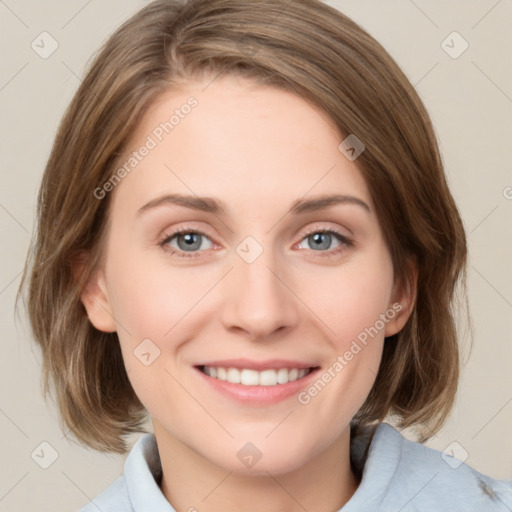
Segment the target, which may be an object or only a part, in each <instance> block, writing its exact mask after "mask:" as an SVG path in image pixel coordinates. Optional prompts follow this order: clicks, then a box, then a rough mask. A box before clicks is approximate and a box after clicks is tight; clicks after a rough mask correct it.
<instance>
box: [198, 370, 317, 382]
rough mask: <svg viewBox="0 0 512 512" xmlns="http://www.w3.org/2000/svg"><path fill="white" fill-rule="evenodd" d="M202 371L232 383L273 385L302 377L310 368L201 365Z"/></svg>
mask: <svg viewBox="0 0 512 512" xmlns="http://www.w3.org/2000/svg"><path fill="white" fill-rule="evenodd" d="M202 370H203V373H205V374H206V375H209V376H210V377H213V378H214V379H219V380H225V381H227V382H231V383H233V384H243V385H244V386H275V385H276V384H287V383H288V382H293V381H295V380H298V379H302V377H304V376H305V375H307V374H308V373H309V372H310V371H311V369H309V368H301V369H300V370H299V369H298V368H291V369H288V368H280V369H279V370H263V371H262V372H258V371H257V370H250V369H248V368H244V369H242V370H239V369H238V368H222V367H220V366H219V367H215V366H203V367H202Z"/></svg>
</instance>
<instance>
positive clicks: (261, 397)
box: [194, 368, 318, 405]
mask: <svg viewBox="0 0 512 512" xmlns="http://www.w3.org/2000/svg"><path fill="white" fill-rule="evenodd" d="M194 369H195V370H196V371H197V372H198V373H199V375H200V376H201V377H203V379H205V380H206V382H207V383H208V384H209V385H210V386H212V388H213V389H215V391H217V392H219V393H221V394H223V395H225V396H228V397H229V398H234V399H235V400H239V401H241V402H244V403H250V404H254V405H272V404H276V403H278V402H281V401H283V400H286V399H287V398H290V397H291V396H293V395H296V394H298V393H299V392H300V391H301V390H302V389H303V388H305V387H306V386H308V385H309V384H310V382H311V380H312V379H314V378H315V376H316V373H317V372H318V368H315V369H314V370H311V372H309V373H308V374H307V375H306V376H304V377H302V379H298V380H294V381H293V382H287V383H286V384H276V385H275V386H245V385H243V384H233V383H232V382H228V381H226V380H219V379H216V378H213V377H210V376H209V375H206V374H205V373H203V372H202V371H201V370H200V369H199V368H194Z"/></svg>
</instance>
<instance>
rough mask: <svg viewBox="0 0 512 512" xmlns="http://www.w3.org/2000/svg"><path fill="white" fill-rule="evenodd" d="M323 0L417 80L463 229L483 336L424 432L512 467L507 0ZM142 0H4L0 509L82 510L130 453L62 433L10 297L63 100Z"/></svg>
mask: <svg viewBox="0 0 512 512" xmlns="http://www.w3.org/2000/svg"><path fill="white" fill-rule="evenodd" d="M329 3H330V4H331V5H333V6H335V7H338V8H339V9H340V10H342V11H343V12H345V13H346V14H348V15H349V16H351V17H352V18H353V19H354V20H355V21H357V22H358V23H360V24H361V25H362V26H363V27H364V28H366V29H367V30H368V31H369V32H370V33H371V34H372V35H373V36H374V37H376V38H377V39H378V40H379V41H380V42H381V43H382V44H383V45H384V47H385V48H386V49H387V50H388V51H389V52H390V53H391V55H392V56H393V57H394V58H395V59H396V60H397V61H398V63H399V64H400V65H401V66H402V68H403V69H404V71H405V72H406V74H407V76H408V77H409V78H410V80H411V81H412V83H413V84H415V85H416V87H417V89H418V91H419V93H420V95H421V97H422V98H423V100H424V101H425V103H426V105H427V108H428V109H429V111H430V113H431V115H432V118H433V121H434V124H435V127H436V130H437V133H438V137H439V140H440V144H441V150H442V154H443V158H444V161H445V164H446V171H447V175H448V178H449V182H450V184H451V188H452V191H453V194H454V196H455V199H456V201H457V203H458V205H459V207H460V210H461V212H462V216H463V218H464V222H465V226H466V229H467V233H468V237H469V244H470V267H469V270H470V272H469V292H470V303H471V308H472V316H473V321H474V335H475V337H474V341H475V343H474V348H473V351H472V353H471V356H470V358H469V360H468V362H467V364H466V365H465V367H464V370H463V376H462V382H461V388H460V392H459V398H458V402H457V406H456V408H455V409H454V411H453V414H452V416H451V418H450V420H449V422H448V424H447V425H446V427H445V428H444V429H443V431H442V432H441V433H440V434H439V435H438V436H436V437H435V438H433V439H432V440H431V441H429V443H428V444H429V445H431V446H433V447H435V448H438V449H439V450H444V449H446V448H447V447H448V449H453V451H454V453H455V454H456V455H459V456H464V454H465V452H467V454H468V455H467V460H466V462H467V463H469V464H470V465H472V466H473V467H475V468H476V469H478V470H479V471H481V472H484V473H487V474H490V475H492V476H494V477H499V478H512V435H511V424H512V386H511V383H512V379H511V363H512V346H511V333H512V273H511V271H510V263H511V261H512V236H511V235H512V230H511V218H512V163H511V161H512V159H511V156H512V155H511V152H512V151H511V147H512V143H511V141H512V121H511V120H512V70H511V69H512V65H511V64H512V35H511V34H512V33H511V31H510V27H511V26H512V2H511V1H510V0H500V1H497V0H473V1H470V2H469V1H462V0H460V1H455V0H451V1H442V0H432V1H426V0H423V1H421V0H415V1H414V2H413V1H409V0H392V1H381V2H377V1H375V0H373V1H369V0H357V1H356V0H350V1H348V0H346V1H345V0H340V1H331V2H329ZM145 4H146V2H143V1H137V0H122V1H121V0H110V1H109V2H100V1H99V0H89V1H87V0H82V1H78V0H72V1H71V0H65V1H64V0H51V1H46V2H36V1H29V0H5V1H0V29H1V30H0V39H1V43H2V44H1V48H2V50H1V51H2V54H1V61H0V66H1V75H0V105H1V109H2V116H1V118H0V126H1V128H0V129H1V135H2V137H1V141H2V142H1V143H2V151H1V152H0V162H1V163H0V168H1V187H0V233H1V236H2V245H1V250H0V261H1V265H0V304H1V309H0V311H1V316H0V329H1V331H2V345H1V346H2V357H1V358H0V365H1V370H0V433H1V436H0V449H1V463H0V511H9V512H13V511H16V512H17V511H22V510H23V511H25V510H31V511H33V512H38V511H52V512H64V511H66V512H69V511H71V510H76V509H78V508H79V507H80V506H82V505H84V504H85V503H86V502H87V501H88V500H89V498H93V497H95V496H96V495H97V494H98V493H99V492H100V491H101V490H103V489H104V488H105V487H107V486H108V485H109V484H110V483H111V482H112V481H113V480H114V479H115V478H116V477H117V476H118V475H119V474H120V472H121V470H122V465H123V460H124V458H123V457H118V456H107V455H101V454H98V453H94V452H91V451H87V450H84V449H82V448H80V447H79V446H78V445H77V444H75V443H73V442H72V441H70V440H68V439H67V438H65V437H64V433H63V432H61V430H60V428H59V425H58V421H57V416H56V411H55V409H54V407H53V406H52V404H51V403H50V404H45V403H44V402H43V400H42V395H41V391H40V384H39V382H40V362H39V361H40V356H39V351H38V349H37V348H35V347H34V345H33V343H32V341H31V338H30V335H29V331H28V328H27V324H26V321H25V320H24V319H23V318H22V320H20V321H16V322H15V318H14V298H15V295H16V290H17V286H18V284H19V281H20V272H21V270H22V265H23V260H24V258H25V254H26V250H27V248H28V244H29V240H30V236H31V232H32V229H33V223H34V214H35V200H36V194H37V190H38V187H39V182H40V179H41V175H42V172H43V168H44V165H45V162H46V159H47V158H48V156H49V152H50V148H51V144H52V140H53V137H54V135H55V131H56V128H57V125H58V123H59V121H60V118H61V116H62V114H63V112H64V109H65V107H66V106H67V104H68V102H69V101H70V100H71V97H72V95H73V93H74V92H75V90H76V88H77V86H78V84H79V81H80V77H81V76H82V75H83V72H84V68H85V64H86V62H87V61H88V60H89V58H90V56H91V55H92V53H93V51H95V50H96V49H97V48H98V47H99V46H100V44H101V43H102V42H103V41H104V40H105V39H106V37H107V36H108V35H109V34H110V33H111V32H112V31H113V30H114V29H115V28H116V27H117V26H119V24H120V23H121V22H122V21H123V20H125V19H126V18H127V17H128V16H129V15H131V14H132V13H133V12H135V11H136V10H137V9H138V8H140V7H142V6H143V5H145ZM43 31H47V32H48V33H49V34H51V36H52V37H53V38H54V39H55V40H56V41H57V43H58V48H57V50H56V51H55V52H54V53H53V54H52V55H50V56H49V57H48V58H46V59H43V58H42V57H41V56H40V55H38V54H37V53H36V52H35V51H34V50H33V49H32V47H31V43H32V41H34V40H36V42H37V41H40V37H39V38H38V36H39V34H41V32H43ZM453 31H457V32H458V33H459V34H460V35H461V36H462V38H463V39H464V40H465V41H467V43H468V44H469V47H468V49H467V50H466V51H465V52H464V53H462V55H460V56H459V57H458V58H452V57H451V56H449V55H448V54H447V53H446V52H445V50H444V49H443V47H442V41H443V40H445V39H446V38H447V36H449V35H450V34H451V33H452V32H453ZM44 37H47V36H44ZM47 41H49V39H47ZM463 44H464V41H463V40H462V39H460V38H458V36H450V37H449V38H448V39H447V40H446V43H444V45H445V47H446V45H448V46H449V47H450V46H451V47H452V48H451V49H450V48H447V49H448V50H449V51H450V52H451V53H452V54H454V53H458V52H459V51H460V50H461V49H462V48H463V46H462V45H463ZM45 48H46V49H48V48H50V46H49V44H47V45H45ZM21 311H22V312H23V310H21ZM454 441H456V443H458V444H453V442H454ZM42 442H47V443H49V444H50V445H51V446H52V447H53V449H55V450H56V452H57V453H58V458H57V459H56V460H55V462H54V463H53V464H52V465H51V466H50V467H49V468H48V469H42V468H41V467H40V466H39V465H38V464H37V463H36V462H35V461H34V460H33V459H32V457H31V454H32V453H33V452H34V450H36V448H37V450H36V452H37V453H41V452H40V450H41V447H39V446H40V443H42ZM38 447H39V448H38ZM43 448H44V446H43ZM44 453H45V454H49V453H50V449H49V448H46V449H45V451H44ZM45 457H47V455H45ZM35 458H36V459H37V457H35Z"/></svg>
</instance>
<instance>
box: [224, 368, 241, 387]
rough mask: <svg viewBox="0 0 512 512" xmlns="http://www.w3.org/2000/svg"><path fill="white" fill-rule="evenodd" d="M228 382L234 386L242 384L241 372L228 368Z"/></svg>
mask: <svg viewBox="0 0 512 512" xmlns="http://www.w3.org/2000/svg"><path fill="white" fill-rule="evenodd" d="M226 380H227V381H228V382H232V383H233V384H240V370H237V369H236V368H228V371H227V377H226Z"/></svg>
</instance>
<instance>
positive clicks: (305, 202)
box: [137, 194, 371, 216]
mask: <svg viewBox="0 0 512 512" xmlns="http://www.w3.org/2000/svg"><path fill="white" fill-rule="evenodd" d="M170 204H172V205H178V206H184V207H185V208H190V209H192V210H200V211H203V212H207V213H213V214H216V215H219V214H220V215H222V214H225V213H226V210H225V209H224V207H223V206H222V204H221V202H220V201H217V200H216V199H214V198H212V197H199V196H189V195H184V194H166V195H163V196H160V197H157V198H155V199H152V200H151V201H149V203H146V204H145V205H144V206H142V207H141V208H139V210H138V211H137V216H139V215H142V214H143V213H144V212H147V211H148V210H152V209H154V208H157V207H159V206H163V205H170ZM338 204H353V205H358V206H361V207H362V208H363V209H364V210H366V211H367V212H369V213H371V209H370V207H369V206H368V205H367V204H366V203H365V202H364V201H363V200H362V199H359V198H357V197H354V196H349V195H343V194H334V195H323V196H317V197H313V198H311V199H297V200H296V201H294V202H293V203H292V205H291V207H290V210H289V213H293V214H296V215H298V214H301V213H309V212H315V211H318V210H323V209H325V208H329V207H331V206H335V205H338Z"/></svg>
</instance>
